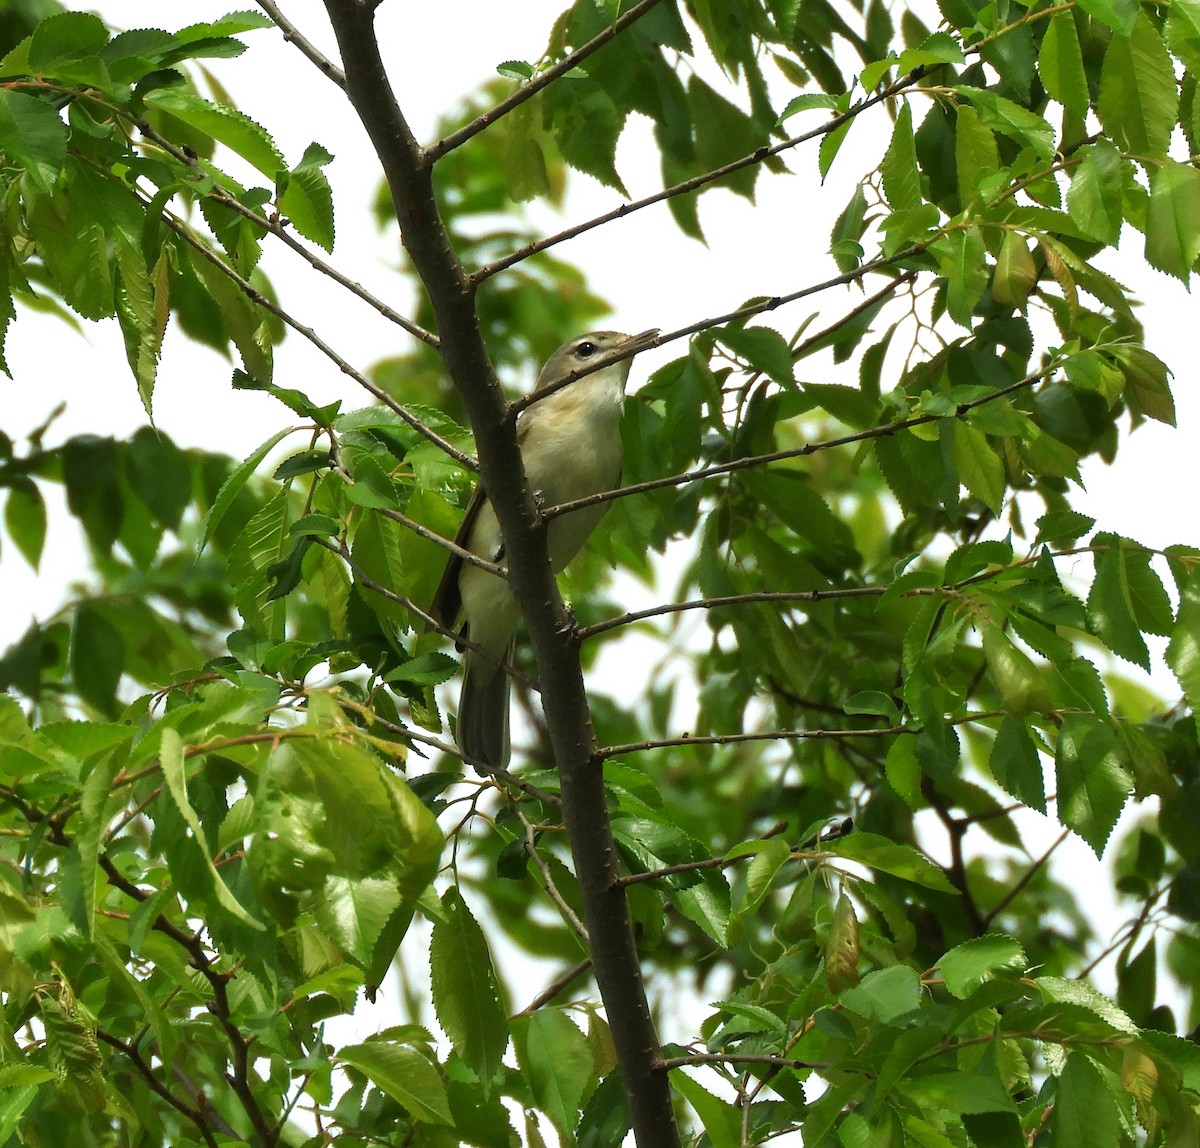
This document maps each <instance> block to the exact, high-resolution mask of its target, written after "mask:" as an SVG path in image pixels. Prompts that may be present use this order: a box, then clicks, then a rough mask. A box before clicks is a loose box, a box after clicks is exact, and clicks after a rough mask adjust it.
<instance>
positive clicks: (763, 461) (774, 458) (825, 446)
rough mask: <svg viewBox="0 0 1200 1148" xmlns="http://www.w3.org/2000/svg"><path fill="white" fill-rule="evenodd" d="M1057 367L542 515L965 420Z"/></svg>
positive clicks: (563, 504) (577, 501)
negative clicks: (947, 403)
mask: <svg viewBox="0 0 1200 1148" xmlns="http://www.w3.org/2000/svg"><path fill="white" fill-rule="evenodd" d="M673 337H674V336H664V338H663V341H664V342H665V341H667V340H668V339H670V338H673ZM1057 367H1058V360H1057V359H1055V360H1054V361H1053V362H1051V363H1050V364H1048V365H1047V366H1046V367H1045V368H1043V369H1042V370H1040V371H1037V372H1035V373H1034V374H1031V375H1026V376H1025V377H1024V378H1023V379H1018V380H1017V381H1016V382H1015V383H1009V384H1008V386H1006V387H1000V388H998V389H997V390H995V391H993V392H992V393H991V394H990V395H983V396H982V397H981V398H978V399H971V400H970V401H969V402H963V403H959V404H958V406H956V407H955V408H954V413H953V414H952V415H942V414H937V415H916V416H914V417H913V418H910V419H897V420H896V421H895V422H890V423H882V424H881V425H879V426H877V427H868V428H867V429H866V430H863V431H855V432H854V434H848V435H842V436H841V437H840V438H832V439H823V440H822V441H820V442H809V443H805V444H804V445H803V446H796V447H790V448H788V449H787V450H776V451H771V452H770V453H769V454H752V455H746V456H744V457H743V458H735V459H733V460H731V461H730V462H718V463H713V464H712V465H711V466H702V467H697V468H696V469H695V470H688V471H684V472H683V473H681V474H671V475H667V476H665V477H664V478H650V479H647V480H646V481H645V482H635V483H633V484H632V485H631V486H622V487H617V488H616V489H615V490H602V491H601V492H600V493H599V494H592V495H589V496H588V497H587V498H577V499H575V500H574V501H572V502H560V503H559V504H558V505H557V506H549V507H546V508H545V509H544V510H543V511H542V514H543V515H544V516H545V517H546V518H547V519H551V518H557V517H558V516H559V515H560V514H571V513H572V512H574V511H576V510H582V509H583V508H585V507H588V506H598V505H599V504H600V503H602V502H612V501H613V500H614V499H618V498H628V497H629V496H630V495H634V494H644V493H646V491H649V490H662V489H664V488H665V487H670V486H685V485H686V484H687V483H689V482H699V481H700V480H701V479H705V478H712V477H714V476H715V475H718V474H732V473H734V472H735V471H739V470H749V469H751V468H752V467H756V466H767V465H768V464H770V463H772V462H783V461H784V460H785V459H789V458H804V457H806V456H807V455H810V454H817V453H818V452H819V451H823V450H831V449H833V448H834V447H838V446H849V445H850V444H852V443H856V442H867V441H869V440H870V439H875V438H887V437H888V436H889V435H894V434H897V433H898V432H900V431H902V430H909V429H911V428H912V427H919V426H924V425H926V424H927V423H933V422H939V421H940V420H941V419H946V418H961V417H962V416H963V415H965V414H966V413H967V412H968V411H971V410H974V409H975V408H976V407H981V406H983V405H985V404H986V403H991V402H995V401H996V399H1002V398H1005V397H1006V396H1008V395H1011V394H1013V393H1014V392H1016V391H1020V390H1025V389H1027V388H1028V387H1032V386H1033V385H1034V384H1035V383H1038V382H1040V381H1041V380H1042V379H1044V378H1046V377H1047V376H1048V375H1050V374H1052V373H1053V372H1054V370H1056V369H1057Z"/></svg>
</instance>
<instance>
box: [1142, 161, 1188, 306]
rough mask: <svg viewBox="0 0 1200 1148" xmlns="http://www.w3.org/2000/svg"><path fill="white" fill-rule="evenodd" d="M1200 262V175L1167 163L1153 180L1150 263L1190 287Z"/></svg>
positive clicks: (1148, 235)
mask: <svg viewBox="0 0 1200 1148" xmlns="http://www.w3.org/2000/svg"><path fill="white" fill-rule="evenodd" d="M1197 258H1200V171H1197V170H1196V169H1195V168H1194V167H1192V166H1190V165H1189V164H1183V163H1176V162H1175V160H1172V159H1167V160H1164V161H1163V162H1162V163H1161V164H1159V166H1158V168H1157V170H1156V171H1155V172H1154V173H1153V175H1151V177H1150V210H1149V212H1148V214H1147V216H1146V262H1148V263H1149V264H1150V266H1151V267H1157V268H1158V270H1159V271H1165V272H1166V273H1167V274H1168V275H1174V276H1175V278H1176V279H1179V280H1181V281H1182V282H1184V283H1186V282H1187V281H1188V280H1189V279H1190V278H1191V274H1192V268H1193V267H1194V266H1195V263H1196V260H1197Z"/></svg>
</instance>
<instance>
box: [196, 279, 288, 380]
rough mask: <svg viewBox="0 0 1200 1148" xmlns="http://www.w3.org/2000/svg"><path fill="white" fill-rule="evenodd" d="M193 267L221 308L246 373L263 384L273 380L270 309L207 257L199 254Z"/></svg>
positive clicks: (212, 298) (229, 334)
mask: <svg viewBox="0 0 1200 1148" xmlns="http://www.w3.org/2000/svg"><path fill="white" fill-rule="evenodd" d="M192 268H193V270H194V271H195V272H196V277H197V279H199V280H200V282H201V283H203V285H204V288H205V290H206V291H207V292H208V294H209V296H210V297H211V300H212V302H213V303H215V304H216V306H217V307H218V308H219V309H220V313H221V318H222V320H223V321H224V324H225V331H226V332H227V333H228V336H229V338H230V340H231V341H232V342H233V345H234V346H235V347H236V348H237V351H238V354H239V355H240V356H241V360H242V366H243V367H244V368H245V371H246V374H248V375H249V376H250V377H251V378H253V379H254V380H255V382H256V383H258V384H259V385H260V386H261V385H265V384H267V383H270V382H271V376H272V373H273V369H274V356H273V353H272V336H271V327H270V323H271V317H270V315H269V313H268V312H267V311H265V310H263V309H261V308H259V307H258V306H257V305H256V304H255V303H252V302H251V301H250V299H249V298H248V297H247V296H246V293H245V292H244V291H243V290H242V288H241V287H239V286H238V285H237V284H236V283H235V282H234V281H233V280H232V279H230V278H229V276H228V274H226V272H224V271H223V270H221V269H220V268H219V267H216V266H214V265H213V264H212V263H210V262H209V261H208V260H207V259H205V258H203V257H201V256H199V255H196V256H195V257H194V258H193V259H192Z"/></svg>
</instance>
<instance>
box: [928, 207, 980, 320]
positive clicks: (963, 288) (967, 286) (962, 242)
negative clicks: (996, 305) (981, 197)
mask: <svg viewBox="0 0 1200 1148" xmlns="http://www.w3.org/2000/svg"><path fill="white" fill-rule="evenodd" d="M931 247H932V250H933V252H934V254H935V255H936V256H937V260H938V272H939V274H941V275H942V276H943V277H944V278H945V280H946V310H947V311H948V312H949V313H950V318H951V319H953V320H954V321H955V322H956V323H959V324H961V325H962V326H964V327H968V328H969V327H970V326H971V318H972V314H973V312H974V310H975V305H976V304H977V303H978V302H979V299H980V297H981V296H982V295H983V293H984V291H985V290H987V285H988V266H987V261H986V255H987V249H986V248H985V246H984V242H983V235H982V233H981V232H980V230H979V228H978V227H974V226H972V227H968V228H965V229H963V230H959V231H951V232H950V233H949V234H948V235H944V236H943V237H942V238H940V239H939V240H937V241H936V242H935V243H933V244H932V245H931Z"/></svg>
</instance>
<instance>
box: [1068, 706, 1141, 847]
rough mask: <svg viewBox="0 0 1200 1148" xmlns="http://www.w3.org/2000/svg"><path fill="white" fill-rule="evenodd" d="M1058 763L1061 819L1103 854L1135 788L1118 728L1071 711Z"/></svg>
mask: <svg viewBox="0 0 1200 1148" xmlns="http://www.w3.org/2000/svg"><path fill="white" fill-rule="evenodd" d="M1054 764H1055V773H1056V775H1057V778H1058V816H1059V820H1060V821H1061V822H1062V823H1063V824H1064V825H1066V826H1067V827H1068V828H1069V829H1072V830H1074V831H1075V832H1076V833H1077V834H1079V836H1080V837H1082V838H1083V839H1084V841H1086V842H1087V843H1088V844H1089V845H1090V846H1091V847H1092V849H1093V850H1094V851H1095V853H1096V856H1097V857H1100V856H1102V855H1103V853H1104V847H1105V845H1106V843H1107V842H1108V838H1109V835H1110V834H1111V833H1112V831H1113V827H1114V826H1115V825H1116V823H1117V818H1118V817H1120V815H1121V810H1122V809H1124V808H1125V802H1126V801H1127V800H1128V798H1129V794H1130V793H1131V791H1132V789H1133V779H1132V778H1131V777H1130V775H1129V773H1128V772H1127V771H1126V770H1125V768H1124V765H1123V762H1122V755H1121V752H1120V749H1119V745H1118V742H1117V738H1116V735H1115V734H1114V733H1113V731H1112V727H1111V726H1110V725H1109V724H1108V722H1107V721H1105V720H1104V719H1102V718H1096V717H1091V716H1088V715H1084V714H1068V715H1067V716H1066V717H1065V718H1064V720H1063V724H1062V728H1061V729H1060V730H1059V735H1058V747H1057V750H1056V753H1055V757H1054Z"/></svg>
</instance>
